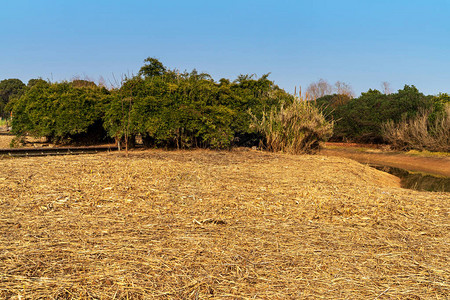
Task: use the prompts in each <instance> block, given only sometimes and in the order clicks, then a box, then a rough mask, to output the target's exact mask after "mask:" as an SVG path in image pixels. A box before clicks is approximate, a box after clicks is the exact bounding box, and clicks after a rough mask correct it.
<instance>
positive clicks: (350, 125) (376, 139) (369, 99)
mask: <svg viewBox="0 0 450 300" xmlns="http://www.w3.org/2000/svg"><path fill="white" fill-rule="evenodd" d="M344 102H345V103H344V104H342V105H340V103H341V102H340V101H339V95H330V96H325V97H322V98H319V99H317V103H318V105H322V106H324V107H325V108H326V110H327V114H330V117H331V118H332V119H333V120H335V122H336V124H335V128H334V134H333V139H334V140H349V141H355V142H364V143H381V142H383V141H384V139H383V135H382V129H381V127H382V124H383V123H386V122H387V121H389V120H393V121H394V122H396V123H397V122H399V121H401V120H402V118H404V116H405V115H406V117H407V118H412V117H414V116H415V115H416V114H417V113H418V112H419V111H420V110H422V109H430V108H431V107H432V106H433V100H432V97H430V96H425V95H424V94H422V93H420V92H419V91H418V90H417V88H415V87H414V86H408V85H405V86H404V88H403V89H402V90H399V91H398V92H397V93H393V94H389V95H386V94H382V93H381V92H380V91H377V90H369V91H367V92H366V93H362V94H361V96H360V97H358V98H354V99H351V100H348V99H347V100H345V101H344Z"/></svg>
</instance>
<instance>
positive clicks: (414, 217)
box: [0, 149, 450, 299]
mask: <svg viewBox="0 0 450 300" xmlns="http://www.w3.org/2000/svg"><path fill="white" fill-rule="evenodd" d="M0 170H1V171H0V299H38V298H44V299H448V298H449V295H450V286H449V279H450V276H449V275H450V274H449V272H450V270H449V265H450V264H449V257H450V247H449V242H450V238H449V232H450V231H449V216H448V209H449V207H450V196H449V194H448V193H447V194H446V193H429V192H417V191H412V190H406V189H402V188H400V187H398V180H397V179H396V178H395V177H392V176H391V175H388V174H385V173H382V172H380V171H377V170H374V169H371V168H370V167H368V166H364V165H361V164H358V163H356V162H353V161H351V160H347V159H342V158H334V157H323V156H308V155H305V156H292V155H285V154H273V153H265V152H258V151H250V150H239V149H238V150H233V151H230V152H227V151H224V152H214V151H206V150H196V151H172V152H167V151H166V152H164V151H157V150H149V151H136V152H131V153H130V155H129V157H126V156H125V155H124V154H123V153H104V154H98V155H83V156H81V155H80V156H58V157H38V158H16V159H11V158H3V159H1V160H0Z"/></svg>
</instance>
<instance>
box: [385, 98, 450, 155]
mask: <svg viewBox="0 0 450 300" xmlns="http://www.w3.org/2000/svg"><path fill="white" fill-rule="evenodd" d="M430 116H434V117H433V118H430ZM382 132H383V136H384V138H385V139H386V140H387V141H388V142H389V143H391V144H392V145H393V146H394V147H395V148H397V149H400V150H409V149H418V150H430V151H443V152H448V151H450V103H447V104H445V106H444V109H443V111H442V112H441V113H439V114H437V115H436V114H433V111H432V110H422V111H421V112H420V113H419V114H418V115H417V116H416V117H414V118H410V119H407V118H404V119H403V120H402V121H400V122H398V123H397V124H396V123H394V122H393V121H392V120H390V121H388V122H386V123H384V124H383V126H382Z"/></svg>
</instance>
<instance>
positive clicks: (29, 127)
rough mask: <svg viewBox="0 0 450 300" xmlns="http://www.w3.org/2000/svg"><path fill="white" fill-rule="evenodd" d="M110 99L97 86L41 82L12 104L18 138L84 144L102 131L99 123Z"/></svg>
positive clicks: (13, 128)
mask: <svg viewBox="0 0 450 300" xmlns="http://www.w3.org/2000/svg"><path fill="white" fill-rule="evenodd" d="M108 99H109V92H108V91H107V90H106V89H104V88H99V87H97V86H96V85H95V84H94V85H90V86H87V87H86V86H85V87H79V86H77V84H73V83H68V82H62V83H53V84H50V83H47V82H45V81H39V82H36V83H35V84H34V85H32V86H31V87H30V88H28V89H27V90H26V92H25V93H24V95H22V96H21V97H20V98H17V99H14V100H12V101H11V102H10V103H9V105H8V109H9V110H11V111H12V113H13V118H12V121H11V124H12V131H13V133H14V134H16V135H23V134H25V133H29V134H31V135H33V136H36V137H47V138H48V139H49V140H51V141H54V142H66V141H67V142H68V141H75V142H77V140H78V139H81V140H82V141H83V142H84V140H83V137H84V135H86V134H94V132H92V130H94V127H96V128H95V130H98V128H99V127H100V128H101V123H99V122H101V119H102V117H103V111H104V108H103V106H104V105H105V103H106V102H107V101H108ZM98 124H100V126H98ZM101 135H104V134H102V133H100V136H101Z"/></svg>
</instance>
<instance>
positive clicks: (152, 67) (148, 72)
mask: <svg viewBox="0 0 450 300" xmlns="http://www.w3.org/2000/svg"><path fill="white" fill-rule="evenodd" d="M144 62H145V63H146V64H145V65H144V66H142V67H141V69H140V70H139V75H141V76H144V77H154V76H161V75H163V74H164V73H165V72H166V67H165V66H164V65H163V64H162V63H161V62H160V61H159V60H158V59H156V58H153V57H147V58H146V59H145V60H144Z"/></svg>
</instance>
